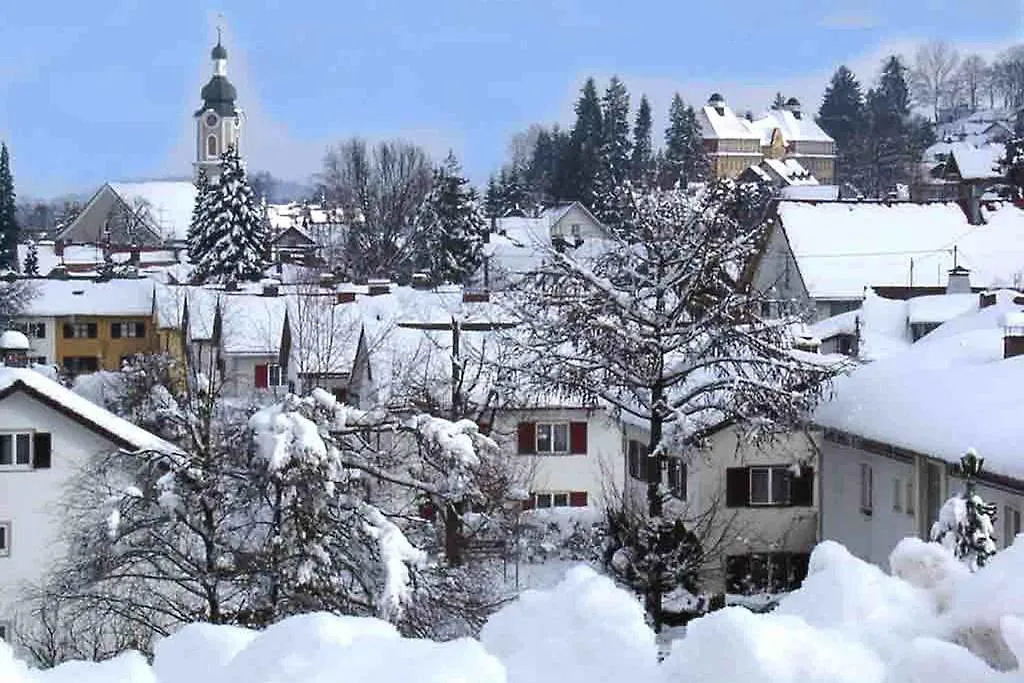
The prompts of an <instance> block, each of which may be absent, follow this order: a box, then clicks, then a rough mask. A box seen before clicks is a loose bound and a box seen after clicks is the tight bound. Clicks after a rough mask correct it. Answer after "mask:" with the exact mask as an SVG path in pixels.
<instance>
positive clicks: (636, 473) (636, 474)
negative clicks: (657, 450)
mask: <svg viewBox="0 0 1024 683" xmlns="http://www.w3.org/2000/svg"><path fill="white" fill-rule="evenodd" d="M626 460H627V466H628V468H629V476H630V477H632V478H633V479H636V480H637V481H647V444H645V443H641V442H640V441H634V440H632V439H630V441H629V443H628V444H627V447H626Z"/></svg>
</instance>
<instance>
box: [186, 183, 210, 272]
mask: <svg viewBox="0 0 1024 683" xmlns="http://www.w3.org/2000/svg"><path fill="white" fill-rule="evenodd" d="M195 186H196V203H195V204H193V205H192V220H191V222H190V223H189V225H188V235H187V242H188V259H189V261H190V262H191V263H193V264H195V263H198V262H199V256H200V254H203V253H204V252H205V250H206V249H208V248H209V247H210V245H209V244H206V243H201V239H202V238H205V237H206V233H205V232H203V230H202V227H203V226H204V225H206V224H207V223H208V222H209V219H208V218H207V214H208V213H209V211H208V209H209V206H210V198H211V196H212V194H213V193H212V191H211V186H210V179H209V177H208V176H207V175H206V169H204V168H200V169H199V172H198V173H197V174H196V180H195Z"/></svg>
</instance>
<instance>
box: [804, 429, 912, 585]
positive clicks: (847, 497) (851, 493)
mask: <svg viewBox="0 0 1024 683" xmlns="http://www.w3.org/2000/svg"><path fill="white" fill-rule="evenodd" d="M861 463H865V464H867V465H870V467H871V476H872V481H873V489H874V496H873V501H872V509H871V514H870V515H868V514H866V513H864V512H862V511H861V501H860V480H861V469H860V466H861ZM894 479H899V480H900V482H901V486H902V488H903V495H902V505H901V507H902V509H903V511H897V510H894V509H893V501H894V496H893V480H894ZM911 479H913V480H914V482H915V484H914V491H915V494H916V496H915V497H916V498H917V499H918V500H915V501H914V505H913V508H914V513H913V514H909V513H907V512H906V503H907V501H906V497H907V496H906V487H907V481H909V480H911ZM917 479H918V477H917V468H916V465H915V463H912V462H902V461H900V460H896V459H894V458H890V457H886V456H882V455H878V454H874V453H869V452H867V451H863V450H860V449H857V448H852V447H850V446H844V445H842V444H837V443H833V442H831V441H823V442H822V448H821V480H820V484H821V536H822V539H823V540H831V541H838V542H840V543H842V544H843V545H845V546H846V547H847V548H848V549H849V550H850V552H851V553H853V554H854V555H856V556H857V557H859V558H861V559H863V560H866V561H868V562H872V563H874V564H877V565H878V566H880V567H885V568H888V566H889V553H891V552H892V549H893V548H895V547H896V544H897V543H898V542H899V541H900V539H902V538H904V537H906V536H915V535H917V523H918V522H917V515H918V514H920V512H919V510H918V508H920V489H919V487H918V486H917Z"/></svg>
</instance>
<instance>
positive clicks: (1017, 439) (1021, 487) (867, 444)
mask: <svg viewBox="0 0 1024 683" xmlns="http://www.w3.org/2000/svg"><path fill="white" fill-rule="evenodd" d="M1015 300H1017V301H1019V299H1018V297H1017V294H1016V293H1015V292H998V293H997V294H994V295H988V296H983V297H979V299H978V304H977V305H976V306H975V308H974V310H972V311H969V312H967V313H964V314H963V315H961V316H959V317H956V318H954V319H952V320H950V321H949V322H947V323H945V324H943V325H941V326H939V327H938V328H937V329H935V330H934V331H932V332H930V333H929V334H928V335H927V336H925V337H923V338H922V339H920V340H919V341H917V342H916V343H914V344H913V345H911V346H909V347H908V348H907V349H906V350H904V351H902V352H899V353H894V354H892V355H890V356H888V357H885V358H882V359H880V360H876V361H875V362H872V363H870V364H867V365H862V366H860V367H858V368H856V369H855V370H853V371H852V372H851V373H850V374H849V375H848V376H844V377H840V378H839V379H837V380H836V382H835V387H834V394H835V395H834V397H833V399H832V400H830V401H828V402H826V403H824V404H822V405H821V406H820V407H819V408H818V410H817V412H816V414H815V417H814V420H815V422H816V423H817V425H818V426H819V427H820V428H821V430H822V434H821V448H820V468H821V480H820V485H821V537H822V538H823V539H831V540H836V541H840V542H841V543H843V544H844V545H846V546H847V547H848V548H849V549H850V550H851V551H852V552H853V553H855V554H857V555H858V556H860V557H862V558H863V559H866V560H868V561H871V562H874V563H876V564H879V565H882V566H884V565H885V563H886V562H887V561H888V555H889V552H890V551H891V550H892V548H893V547H894V546H895V544H896V542H897V541H899V539H901V538H903V537H904V536H908V535H918V536H927V534H928V531H929V529H930V528H931V525H932V523H933V522H935V520H936V519H937V515H938V511H939V508H940V507H941V505H942V504H943V502H944V501H945V500H946V499H947V498H948V497H949V496H951V495H953V494H955V493H958V492H960V491H962V490H963V481H962V479H961V477H960V474H959V471H958V467H957V464H958V462H959V459H960V457H961V456H962V455H964V453H966V452H967V451H968V449H971V448H974V449H976V450H977V451H978V453H979V454H980V455H981V456H982V457H983V458H985V464H984V469H983V471H982V476H981V481H980V485H979V487H978V492H979V493H980V494H981V496H982V497H983V498H984V499H985V500H987V501H989V502H992V503H995V504H996V505H997V506H998V520H997V525H996V529H997V535H998V537H999V543H1000V546H1001V547H1004V546H1006V545H1008V544H1009V543H1010V542H1011V541H1012V539H1013V537H1014V536H1015V535H1016V534H1017V533H1018V532H1019V531H1020V514H1021V510H1022V509H1024V456H1022V455H1021V453H1020V444H1021V443H1022V441H1024V421H1021V419H1020V413H1021V410H1022V408H1024V404H1022V401H1021V398H1020V387H1021V386H1022V382H1024V356H1022V355H1021V354H1022V352H1024V318H1022V316H1021V304H1020V303H1016V302H1015Z"/></svg>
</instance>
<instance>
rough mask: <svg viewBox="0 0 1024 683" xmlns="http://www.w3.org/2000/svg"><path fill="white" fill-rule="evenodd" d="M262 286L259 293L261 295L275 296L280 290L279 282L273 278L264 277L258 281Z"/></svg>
mask: <svg viewBox="0 0 1024 683" xmlns="http://www.w3.org/2000/svg"><path fill="white" fill-rule="evenodd" d="M260 284H261V285H262V286H263V289H262V291H261V292H260V294H261V295H262V296H277V295H278V294H279V293H280V291H281V283H280V282H278V281H277V280H274V279H266V280H263V281H262V282H261V283H260Z"/></svg>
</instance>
